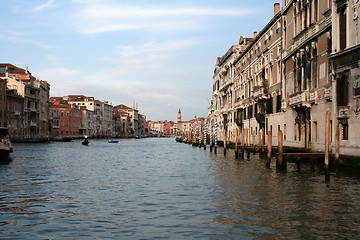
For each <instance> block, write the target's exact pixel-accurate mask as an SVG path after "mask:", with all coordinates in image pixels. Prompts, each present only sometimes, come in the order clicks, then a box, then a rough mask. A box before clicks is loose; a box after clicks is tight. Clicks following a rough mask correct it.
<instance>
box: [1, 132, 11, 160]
mask: <svg viewBox="0 0 360 240" xmlns="http://www.w3.org/2000/svg"><path fill="white" fill-rule="evenodd" d="M12 151H13V148H12V144H11V141H10V136H9V134H8V129H7V128H3V127H2V128H0V160H7V159H8V157H9V155H10V153H11V152H12Z"/></svg>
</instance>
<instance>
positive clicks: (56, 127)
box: [52, 126, 60, 129]
mask: <svg viewBox="0 0 360 240" xmlns="http://www.w3.org/2000/svg"><path fill="white" fill-rule="evenodd" d="M52 128H53V129H59V128H60V127H59V126H52Z"/></svg>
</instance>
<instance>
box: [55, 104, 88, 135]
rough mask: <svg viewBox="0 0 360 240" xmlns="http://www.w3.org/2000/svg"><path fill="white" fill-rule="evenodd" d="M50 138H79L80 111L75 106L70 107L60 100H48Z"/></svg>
mask: <svg viewBox="0 0 360 240" xmlns="http://www.w3.org/2000/svg"><path fill="white" fill-rule="evenodd" d="M50 103H51V106H50V116H51V119H52V128H51V129H52V132H51V135H52V136H60V137H81V133H80V127H81V117H82V111H81V110H80V109H79V107H78V106H77V105H70V104H69V103H68V102H67V101H66V100H63V99H62V98H50Z"/></svg>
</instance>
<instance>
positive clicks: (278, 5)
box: [274, 3, 280, 16]
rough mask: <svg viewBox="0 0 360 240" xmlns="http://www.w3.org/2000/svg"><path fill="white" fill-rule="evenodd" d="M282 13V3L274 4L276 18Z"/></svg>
mask: <svg viewBox="0 0 360 240" xmlns="http://www.w3.org/2000/svg"><path fill="white" fill-rule="evenodd" d="M279 12H280V3H274V16H275V15H276V14H278V13H279Z"/></svg>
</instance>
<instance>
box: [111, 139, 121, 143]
mask: <svg viewBox="0 0 360 240" xmlns="http://www.w3.org/2000/svg"><path fill="white" fill-rule="evenodd" d="M118 142H119V141H118V140H114V139H109V140H108V143H118Z"/></svg>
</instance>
